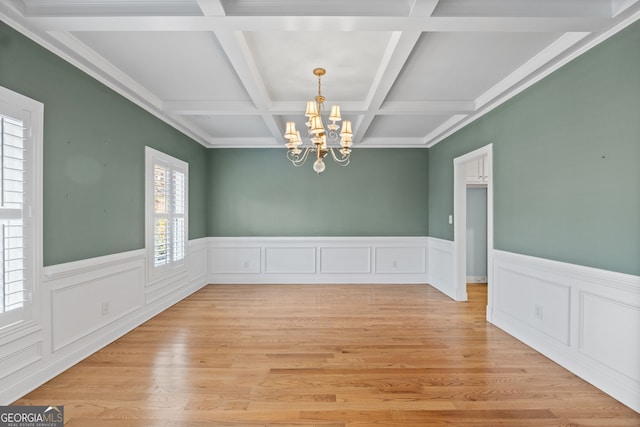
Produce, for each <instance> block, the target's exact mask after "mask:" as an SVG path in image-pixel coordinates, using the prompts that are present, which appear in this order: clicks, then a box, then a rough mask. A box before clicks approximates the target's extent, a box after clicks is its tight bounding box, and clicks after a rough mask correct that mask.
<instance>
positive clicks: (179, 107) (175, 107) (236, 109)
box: [162, 101, 260, 116]
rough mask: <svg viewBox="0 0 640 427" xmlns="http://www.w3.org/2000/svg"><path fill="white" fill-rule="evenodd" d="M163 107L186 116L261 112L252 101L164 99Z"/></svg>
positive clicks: (250, 114) (249, 114) (241, 114)
mask: <svg viewBox="0 0 640 427" xmlns="http://www.w3.org/2000/svg"><path fill="white" fill-rule="evenodd" d="M162 109H163V110H164V111H166V112H167V113H170V114H178V115H185V116H203V115H212V114H214V115H219V116H231V115H235V116H255V115H259V114H260V112H259V111H258V110H257V109H256V107H255V105H253V102H251V101H164V102H162Z"/></svg>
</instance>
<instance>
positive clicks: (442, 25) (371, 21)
mask: <svg viewBox="0 0 640 427" xmlns="http://www.w3.org/2000/svg"><path fill="white" fill-rule="evenodd" d="M28 20H29V21H30V22H31V23H32V24H33V25H37V26H39V27H41V28H42V29H44V30H45V31H320V32H322V31H326V30H327V28H331V30H332V31H413V32H425V31H429V32H449V31H456V32H459V31H473V32H534V33H536V32H582V31H598V30H601V29H603V28H605V27H606V25H607V24H610V23H611V19H610V18H606V17H602V18H593V17H569V18H566V17H490V18H486V17H379V16H359V17H358V16H348V17H344V16H102V17H96V16H81V17H78V16H67V17H57V16H56V17H31V18H28Z"/></svg>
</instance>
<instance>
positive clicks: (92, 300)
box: [0, 238, 208, 405]
mask: <svg viewBox="0 0 640 427" xmlns="http://www.w3.org/2000/svg"><path fill="white" fill-rule="evenodd" d="M207 258H208V241H207V239H206V238H204V239H197V240H193V241H191V242H189V248H188V252H187V269H186V272H185V273H184V274H181V275H176V276H173V277H172V278H171V279H170V280H168V281H167V282H166V283H165V282H163V283H161V284H157V283H156V282H154V283H153V284H152V286H149V285H150V284H149V283H147V280H146V277H145V270H146V268H145V264H146V251H145V250H144V249H139V250H135V251H129V252H123V253H118V254H113V255H107V256H103V257H98V258H91V259H85V260H81V261H74V262H70V263H65V264H59V265H53V266H49V267H45V268H44V270H43V283H42V285H41V289H40V292H38V293H37V295H39V298H40V306H41V307H42V313H41V319H42V325H41V327H39V328H33V327H32V328H30V329H28V330H26V331H22V333H21V334H20V335H15V336H7V337H4V338H3V339H2V340H0V372H2V375H0V405H8V404H10V403H12V402H13V401H15V400H17V399H18V398H20V397H21V396H23V395H25V394H26V393H28V392H29V391H31V390H33V389H34V388H36V387H38V386H40V385H42V384H44V383H45V382H46V381H48V380H49V379H51V378H53V377H55V376H56V375H58V374H60V373H62V372H63V371H65V370H66V369H68V368H69V367H71V366H73V365H75V364H76V363H78V362H79V361H81V360H82V359H84V358H86V357H88V356H90V355H91V354H93V353H94V352H96V351H98V350H99V349H101V348H102V347H104V346H105V345H107V344H109V343H111V342H113V341H114V340H116V339H118V338H119V337H121V336H122V335H124V334H126V333H127V332H129V331H130V330H131V329H133V328H135V327H137V326H139V325H141V324H142V323H144V322H145V321H147V320H149V319H150V318H152V317H153V316H155V315H156V314H158V313H160V312H162V311H163V310H166V309H167V308H168V307H170V306H171V305H173V304H175V303H177V302H178V301H180V300H182V299H184V298H186V297H187V296H189V295H191V294H192V293H193V292H195V291H197V290H198V289H200V288H201V287H203V286H205V285H206V284H207V279H208V272H207ZM150 296H152V297H150Z"/></svg>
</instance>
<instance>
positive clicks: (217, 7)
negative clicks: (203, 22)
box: [197, 0, 226, 16]
mask: <svg viewBox="0 0 640 427" xmlns="http://www.w3.org/2000/svg"><path fill="white" fill-rule="evenodd" d="M197 2H198V7H199V8H200V10H201V11H202V14H203V15H204V16H225V15H226V13H225V11H224V7H223V6H222V3H221V2H220V0H197Z"/></svg>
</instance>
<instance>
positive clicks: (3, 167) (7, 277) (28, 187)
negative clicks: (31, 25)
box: [0, 87, 44, 332]
mask: <svg viewBox="0 0 640 427" xmlns="http://www.w3.org/2000/svg"><path fill="white" fill-rule="evenodd" d="M43 111H44V108H43V106H42V104H41V103H39V102H36V101H33V100H31V99H29V98H26V97H24V96H22V95H19V94H17V93H15V92H12V91H10V90H8V89H5V88H3V87H0V253H1V254H0V255H1V258H0V280H2V284H1V285H0V330H1V331H2V332H6V331H10V330H13V328H14V327H16V326H20V325H22V324H23V323H24V322H26V321H30V320H37V319H35V317H34V316H33V315H34V314H35V312H36V310H34V309H33V308H34V307H33V301H34V292H36V291H37V289H38V284H37V280H38V277H39V270H40V269H41V268H42V266H41V259H42V257H41V253H42V249H41V248H42V238H41V233H40V230H41V223H42V203H41V200H42V195H41V194H42V191H41V188H42V185H41V182H42V172H41V171H42V157H41V153H42V118H43Z"/></svg>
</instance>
